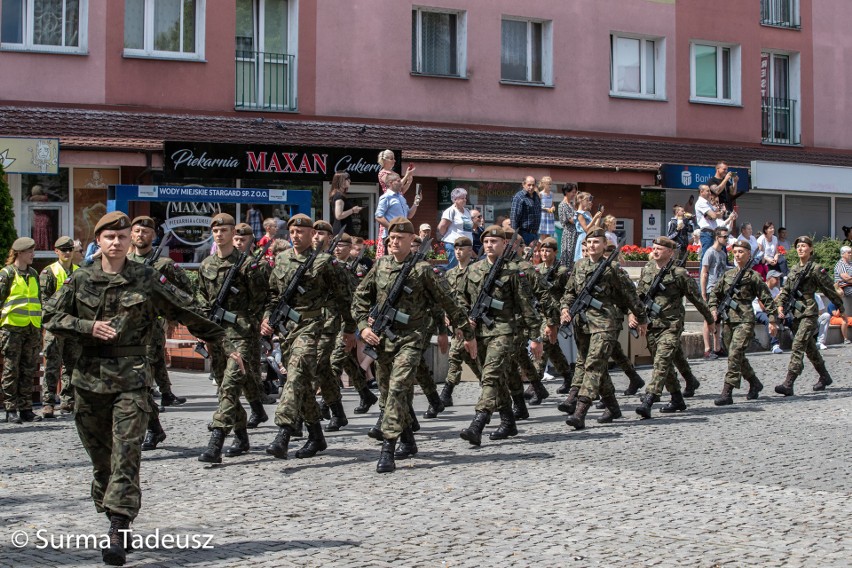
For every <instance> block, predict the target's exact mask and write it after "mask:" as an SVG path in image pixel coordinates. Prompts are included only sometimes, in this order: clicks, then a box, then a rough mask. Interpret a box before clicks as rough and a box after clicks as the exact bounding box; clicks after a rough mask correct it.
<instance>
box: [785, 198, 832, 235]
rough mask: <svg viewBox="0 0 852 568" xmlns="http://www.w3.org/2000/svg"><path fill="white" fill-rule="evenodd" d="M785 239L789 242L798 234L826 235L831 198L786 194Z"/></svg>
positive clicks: (829, 218)
mask: <svg viewBox="0 0 852 568" xmlns="http://www.w3.org/2000/svg"><path fill="white" fill-rule="evenodd" d="M785 202H786V203H785V207H786V208H787V215H786V218H787V225H786V226H787V240H788V241H790V242H791V243H792V242H793V240H795V238H796V237H798V236H800V235H816V237H817V238H821V237H826V236H828V227H829V222H830V221H831V217H830V215H829V211H830V210H831V209H830V207H831V198H829V197H814V196H799V195H787V197H786V198H785Z"/></svg>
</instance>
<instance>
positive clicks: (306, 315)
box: [296, 310, 323, 320]
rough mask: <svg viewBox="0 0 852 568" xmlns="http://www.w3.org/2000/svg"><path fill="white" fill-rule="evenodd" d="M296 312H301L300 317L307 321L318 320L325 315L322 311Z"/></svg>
mask: <svg viewBox="0 0 852 568" xmlns="http://www.w3.org/2000/svg"><path fill="white" fill-rule="evenodd" d="M296 311H298V312H299V315H300V316H302V319H303V320H305V319H315V318H318V317H320V316H321V315H323V312H322V310H305V311H299V310H296Z"/></svg>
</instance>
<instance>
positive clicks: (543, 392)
mask: <svg viewBox="0 0 852 568" xmlns="http://www.w3.org/2000/svg"><path fill="white" fill-rule="evenodd" d="M530 386H532V388H533V396H532V398H530V406H538V405H539V404H541V401H543V400H544V399H546V398H547V397H549V396H550V393H549V392H547V389H546V388H544V384H543V383H542V382H541V381H536V382H534V383H530Z"/></svg>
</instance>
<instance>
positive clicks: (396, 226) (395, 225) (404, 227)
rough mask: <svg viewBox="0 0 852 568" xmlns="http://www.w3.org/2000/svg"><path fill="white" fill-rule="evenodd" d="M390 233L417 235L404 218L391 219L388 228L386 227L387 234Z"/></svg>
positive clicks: (411, 225) (412, 226)
mask: <svg viewBox="0 0 852 568" xmlns="http://www.w3.org/2000/svg"><path fill="white" fill-rule="evenodd" d="M391 233H411V234H412V235H415V234H417V233H416V232H415V231H414V225H413V224H412V223H411V221H409V220H408V219H406V218H405V217H394V218H393V219H391V222H390V227H388V234H391Z"/></svg>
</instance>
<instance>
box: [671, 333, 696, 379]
mask: <svg viewBox="0 0 852 568" xmlns="http://www.w3.org/2000/svg"><path fill="white" fill-rule="evenodd" d="M677 347H678V348H677V350H676V351H675V352H674V366H675V368H676V369H677V370H678V371H680V374H681V375H683V377H684V378H685V379H686V380H687V381H688V380H689V379H690V378H695V375H693V374H692V367H690V366H689V361H688V360H687V358H686V355H685V354H684V353H683V347H681V345H680V338H678V346H677Z"/></svg>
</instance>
